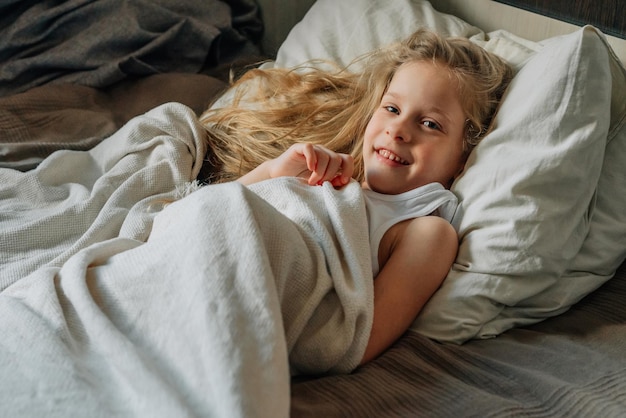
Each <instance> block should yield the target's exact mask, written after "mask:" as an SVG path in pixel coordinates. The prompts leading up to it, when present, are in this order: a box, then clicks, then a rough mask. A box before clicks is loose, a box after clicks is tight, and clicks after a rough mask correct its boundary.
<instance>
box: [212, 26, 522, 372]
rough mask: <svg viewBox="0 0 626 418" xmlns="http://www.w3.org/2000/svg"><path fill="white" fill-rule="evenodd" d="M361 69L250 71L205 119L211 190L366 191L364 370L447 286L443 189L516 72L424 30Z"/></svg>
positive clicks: (449, 252) (449, 244) (452, 249)
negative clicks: (368, 268)
mask: <svg viewBox="0 0 626 418" xmlns="http://www.w3.org/2000/svg"><path fill="white" fill-rule="evenodd" d="M359 62H361V63H363V65H362V68H363V70H362V71H361V72H359V73H353V72H349V71H348V70H347V69H342V70H338V71H336V72H334V73H333V72H329V71H325V70H320V69H314V68H310V69H307V71H299V70H286V69H271V70H260V69H255V70H251V71H249V72H248V73H246V74H245V75H244V76H243V77H242V78H241V79H240V80H239V81H238V82H237V83H235V85H234V89H235V96H234V100H233V104H232V106H229V107H225V108H220V109H215V110H211V111H208V112H206V113H205V115H203V117H202V121H203V123H204V124H205V125H206V126H210V127H211V129H207V131H208V133H209V134H208V138H209V145H210V149H211V150H212V152H213V155H212V157H211V158H212V159H213V161H212V162H213V164H214V165H216V166H217V167H219V169H220V171H219V173H217V176H216V181H228V180H235V179H237V180H238V181H240V182H242V183H243V184H251V183H255V182H258V181H261V180H265V179H269V178H275V177H280V176H298V177H304V178H306V179H307V181H308V183H309V184H311V185H315V184H321V183H322V182H325V181H330V182H331V183H332V184H333V185H334V186H335V187H341V186H343V185H345V184H347V183H348V182H349V181H350V179H351V178H355V179H356V180H357V181H359V182H360V183H361V184H362V187H363V189H364V197H365V201H366V207H367V212H368V221H369V222H370V240H371V245H372V261H373V271H374V277H375V281H374V322H373V326H372V330H371V333H370V337H369V342H368V345H367V348H366V351H365V354H364V356H363V359H362V363H365V362H367V361H369V360H371V359H373V358H375V357H376V356H378V355H379V354H380V353H381V352H383V351H384V350H385V349H386V348H387V347H389V346H390V345H391V344H392V343H393V342H394V341H395V340H396V339H397V338H398V337H399V336H400V335H401V334H402V333H403V332H405V331H406V329H407V328H408V327H409V326H410V324H411V322H412V321H413V320H414V318H415V317H416V316H417V314H418V313H419V311H420V310H421V309H422V307H423V306H424V305H425V304H426V302H427V301H428V299H429V298H430V296H431V295H432V294H433V293H434V292H435V291H436V290H437V288H438V287H439V285H440V284H441V282H442V281H443V279H444V278H445V277H446V275H447V273H448V271H449V269H450V267H451V265H452V263H453V261H454V258H455V257H456V252H457V247H458V237H457V234H456V231H455V230H454V229H453V227H452V226H451V225H450V223H449V222H448V221H449V220H450V218H451V216H452V213H453V210H452V211H450V210H449V209H450V204H451V203H454V202H456V200H455V199H454V196H453V195H452V193H451V192H450V191H449V190H447V189H448V188H449V187H450V186H451V184H452V182H453V180H454V178H455V177H456V176H457V175H459V173H460V172H461V171H462V169H463V166H464V163H465V161H466V159H467V156H468V154H469V152H470V151H471V150H472V148H473V147H474V146H475V145H476V144H477V143H478V141H479V140H480V139H481V138H482V137H483V136H484V135H485V134H486V132H487V131H488V129H489V127H490V125H491V120H492V118H493V116H494V113H495V110H496V107H497V104H498V102H499V100H500V98H501V97H502V94H503V92H504V90H505V89H506V86H507V85H508V82H509V81H510V79H511V77H512V70H511V69H510V67H509V66H508V65H506V64H505V63H504V62H503V61H502V60H500V59H499V58H497V57H496V56H494V55H492V54H489V53H487V52H486V51H484V50H483V49H481V48H480V47H478V46H476V45H474V44H472V43H471V42H469V41H468V40H466V39H443V38H441V37H440V36H438V35H436V34H435V33H432V32H428V31H425V30H419V31H417V32H415V33H414V34H413V35H411V36H410V37H409V38H408V39H406V40H404V41H402V42H399V43H396V44H393V45H390V46H388V47H386V48H383V49H381V50H378V51H375V52H373V53H372V54H370V55H368V56H366V57H362V58H361V59H360V60H359ZM251 104H253V105H251ZM452 206H454V204H453V205H452ZM452 209H454V208H452ZM442 213H445V214H444V217H443V218H442V217H440V216H425V215H431V214H438V215H442ZM444 218H446V219H447V220H446V219H444Z"/></svg>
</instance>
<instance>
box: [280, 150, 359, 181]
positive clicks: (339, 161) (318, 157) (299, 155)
mask: <svg viewBox="0 0 626 418" xmlns="http://www.w3.org/2000/svg"><path fill="white" fill-rule="evenodd" d="M268 163H269V164H270V166H269V175H270V177H272V178H275V177H282V176H294V177H304V178H308V179H307V182H308V183H309V184H310V185H319V184H322V183H323V182H325V181H330V182H331V184H332V185H333V186H334V187H341V186H344V185H346V184H347V183H348V182H349V181H350V178H351V177H352V173H353V172H354V159H353V158H352V156H351V155H348V154H340V153H337V152H334V151H331V150H329V149H328V148H326V147H324V146H322V145H313V144H294V145H292V146H291V147H289V149H288V150H287V151H285V152H284V153H283V154H282V155H281V156H280V157H278V158H276V159H274V160H271V161H269V162H268Z"/></svg>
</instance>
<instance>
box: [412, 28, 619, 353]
mask: <svg viewBox="0 0 626 418" xmlns="http://www.w3.org/2000/svg"><path fill="white" fill-rule="evenodd" d="M616 64H618V63H617V62H616V59H615V58H614V56H613V55H612V54H611V51H610V49H609V47H608V45H607V44H606V43H605V40H604V38H603V36H602V35H601V34H600V33H598V31H597V30H595V29H594V28H592V27H585V28H583V29H580V30H578V31H576V32H574V33H571V34H569V35H564V36H560V37H556V38H552V39H550V40H548V41H546V42H545V43H544V46H543V47H542V48H541V49H540V50H539V51H538V52H536V53H535V54H534V55H533V56H532V57H531V58H530V59H529V60H528V61H527V62H526V63H524V65H523V66H522V67H521V69H520V70H519V72H518V73H517V75H516V76H515V78H514V79H513V81H512V83H511V86H510V87H509V90H508V92H507V94H506V95H505V97H504V99H503V102H502V105H501V108H500V111H499V113H498V115H497V117H496V120H495V128H494V130H493V131H492V132H491V133H490V134H489V135H488V136H487V137H486V138H485V139H484V140H483V141H482V142H481V144H480V145H479V146H478V147H477V148H476V149H475V150H474V152H473V153H472V154H471V156H470V159H469V161H468V163H467V165H466V169H465V172H464V173H463V174H462V175H461V176H460V177H459V178H458V179H457V181H456V182H455V183H454V184H453V186H452V188H451V190H452V191H453V192H454V193H455V194H457V196H458V197H459V201H460V206H459V212H458V214H457V216H456V218H455V219H454V220H453V222H454V223H455V226H456V227H457V228H458V231H459V235H460V238H461V244H460V248H459V254H458V256H457V259H456V262H455V264H454V266H453V268H452V269H451V271H450V273H449V275H448V277H447V278H446V280H445V281H444V283H443V284H442V287H441V289H440V290H439V291H438V292H437V293H436V294H435V295H434V296H433V298H432V299H431V300H430V301H429V303H428V304H427V306H426V307H425V308H424V310H423V311H422V313H421V314H420V316H419V317H418V318H417V320H416V321H415V323H414V325H413V328H414V329H416V330H417V331H419V332H420V333H422V334H424V335H427V336H429V337H431V338H434V339H437V340H440V341H451V342H458V343H460V342H464V341H466V340H468V339H470V338H486V337H492V336H495V335H498V334H500V333H501V332H503V331H505V330H507V329H509V328H511V327H514V326H519V325H525V324H531V323H534V322H538V321H540V320H542V319H544V318H547V317H549V316H553V315H557V314H559V313H562V312H564V311H565V310H567V309H568V308H569V307H571V306H572V305H573V304H574V303H576V302H577V301H578V300H580V299H581V298H582V297H583V296H585V295H587V294H588V293H590V292H591V291H593V290H595V289H596V288H597V287H598V286H600V285H601V284H602V283H604V282H605V281H606V280H608V279H609V278H610V277H612V275H613V274H614V273H615V270H616V268H617V267H618V266H619V264H620V263H621V262H622V261H623V260H624V256H625V250H626V242H625V241H624V239H625V237H626V211H625V210H624V208H625V207H626V182H625V176H626V174H625V172H626V171H625V170H624V168H623V167H624V163H626V155H625V152H626V140H625V138H624V134H625V133H626V132H625V131H624V126H623V124H624V118H625V117H626V112H625V111H624V104H623V103H624V90H623V86H624V79H625V78H624V73H623V71H622V72H621V86H622V88H621V89H619V86H617V87H618V89H617V90H615V88H616V86H615V85H614V82H613V79H614V78H616V82H619V80H620V71H619V68H621V67H620V66H619V65H617V67H616ZM622 70H623V68H622ZM618 95H620V96H621V101H620V100H619V99H618V97H617V96H618ZM612 99H613V100H614V102H613V106H612ZM618 106H619V109H618ZM618 132H621V133H619V135H618ZM607 141H608V143H607ZM605 152H606V154H605ZM620 165H621V167H620Z"/></svg>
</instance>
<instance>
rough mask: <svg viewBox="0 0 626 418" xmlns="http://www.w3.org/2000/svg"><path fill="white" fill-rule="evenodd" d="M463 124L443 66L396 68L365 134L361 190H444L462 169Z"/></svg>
mask: <svg viewBox="0 0 626 418" xmlns="http://www.w3.org/2000/svg"><path fill="white" fill-rule="evenodd" d="M465 120H466V117H465V112H464V111H463V108H462V106H461V101H460V98H459V93H458V90H457V84H456V81H455V80H454V78H453V77H452V76H451V74H450V72H449V70H448V69H446V67H445V66H443V65H437V64H434V63H432V62H430V61H417V62H411V63H406V64H403V65H401V66H400V67H399V68H398V70H397V72H396V73H395V75H394V76H393V78H392V80H391V83H390V84H389V88H388V89H387V92H386V93H385V94H384V96H383V97H382V100H381V102H380V106H379V107H378V108H377V109H376V111H375V112H374V114H373V116H372V119H371V120H370V121H369V123H368V125H367V128H366V130H365V136H364V143H363V164H364V168H365V181H364V183H363V187H366V188H369V189H371V190H374V191H376V192H379V193H384V194H399V193H403V192H406V191H408V190H411V189H415V188H417V187H419V186H423V185H425V184H428V183H433V182H437V183H441V184H442V185H443V186H444V187H446V188H449V187H450V186H451V184H452V181H453V179H454V177H455V176H456V175H457V174H459V173H460V171H461V170H462V168H463V162H464V161H463V159H464V158H463V135H464V127H465Z"/></svg>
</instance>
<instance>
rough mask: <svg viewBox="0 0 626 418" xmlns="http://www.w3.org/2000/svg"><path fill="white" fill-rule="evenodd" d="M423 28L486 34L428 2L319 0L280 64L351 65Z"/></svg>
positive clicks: (287, 43)
mask: <svg viewBox="0 0 626 418" xmlns="http://www.w3.org/2000/svg"><path fill="white" fill-rule="evenodd" d="M420 27H425V28H429V29H432V30H434V31H436V32H439V33H441V34H444V35H447V36H463V37H470V36H475V35H478V34H481V33H483V32H482V31H481V30H480V29H478V28H476V27H474V26H471V25H470V24H468V23H467V22H465V21H463V20H462V19H459V18H458V17H455V16H452V15H448V14H444V13H440V12H438V11H437V10H435V9H434V8H433V7H432V6H431V4H430V3H429V2H428V1H424V0H350V1H347V0H317V1H316V2H315V3H314V4H313V6H311V8H310V9H309V11H308V12H307V14H306V15H305V16H304V18H303V19H302V20H301V21H300V22H299V23H298V24H296V25H295V26H294V27H293V29H292V30H291V32H289V35H288V36H287V39H285V41H284V42H283V44H282V45H281V47H280V48H279V49H278V53H277V55H276V61H275V63H274V65H275V66H276V67H281V68H289V67H293V66H296V65H299V64H302V63H304V62H306V61H307V60H310V59H328V60H331V61H334V62H336V63H338V64H340V65H344V66H345V65H348V64H349V63H350V62H351V61H352V60H353V59H354V58H356V57H358V56H359V55H361V54H364V53H367V52H369V51H371V50H372V49H374V48H376V47H379V46H383V45H385V44H388V43H391V42H394V41H399V40H401V39H404V38H405V37H407V36H409V35H410V34H411V33H412V32H414V31H415V30H416V29H418V28H420Z"/></svg>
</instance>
